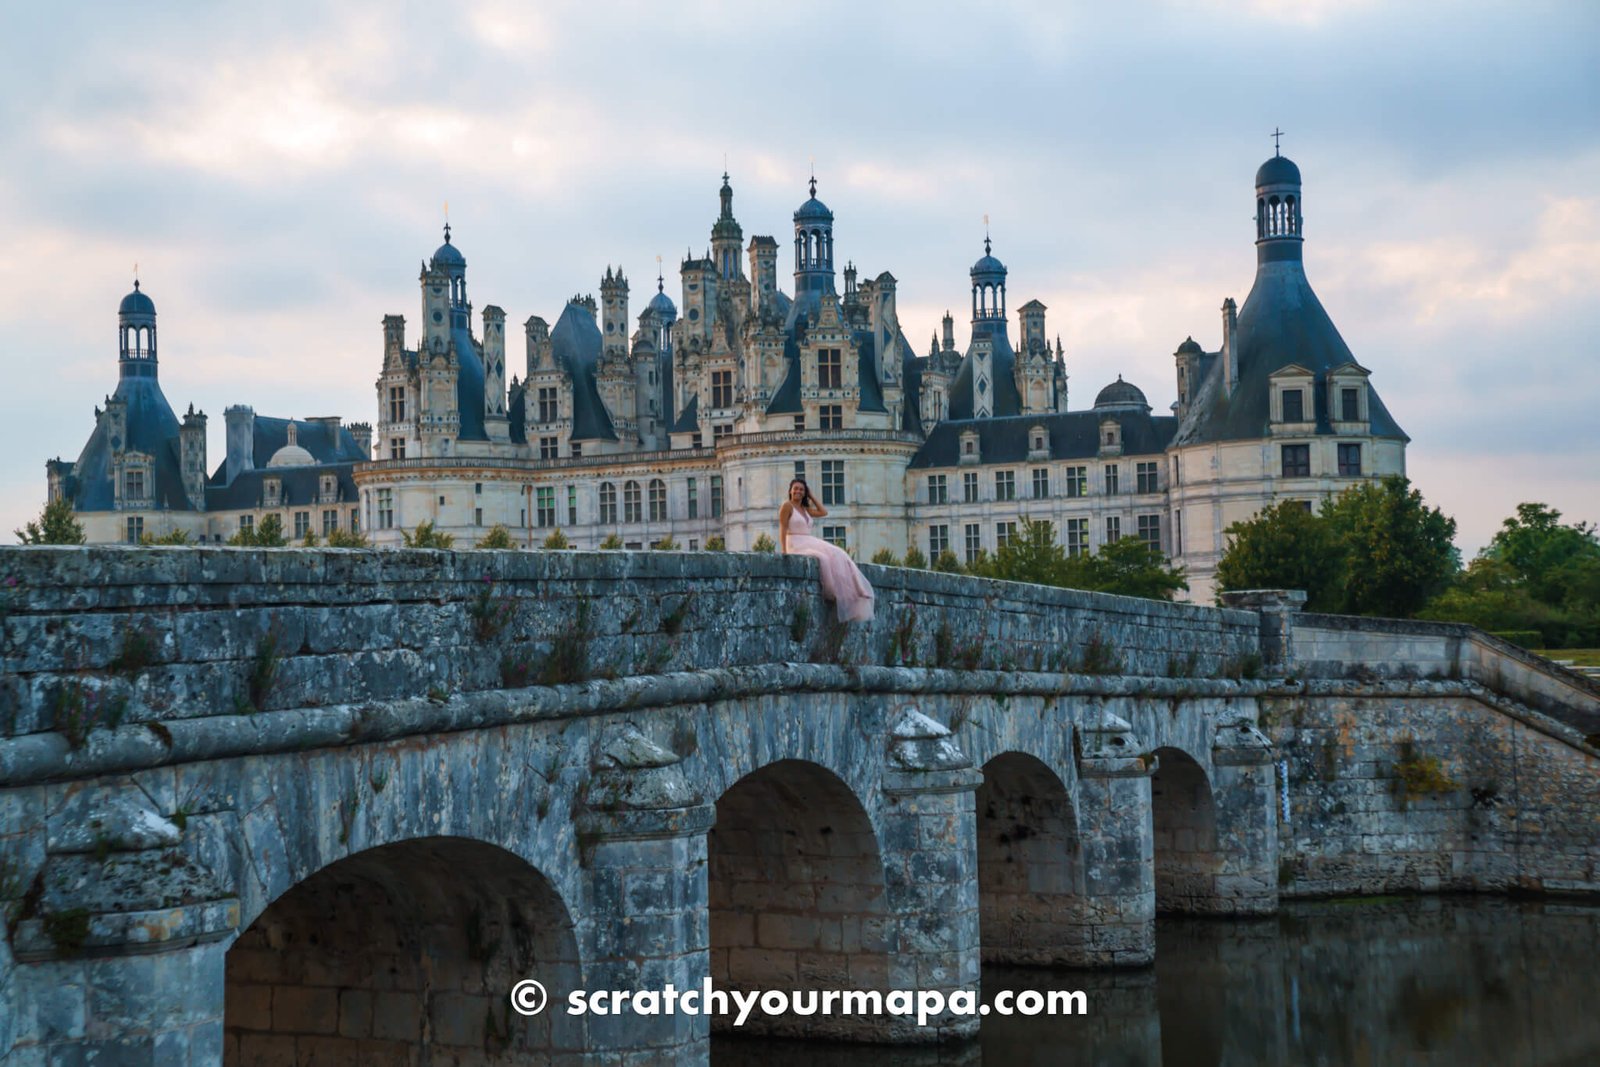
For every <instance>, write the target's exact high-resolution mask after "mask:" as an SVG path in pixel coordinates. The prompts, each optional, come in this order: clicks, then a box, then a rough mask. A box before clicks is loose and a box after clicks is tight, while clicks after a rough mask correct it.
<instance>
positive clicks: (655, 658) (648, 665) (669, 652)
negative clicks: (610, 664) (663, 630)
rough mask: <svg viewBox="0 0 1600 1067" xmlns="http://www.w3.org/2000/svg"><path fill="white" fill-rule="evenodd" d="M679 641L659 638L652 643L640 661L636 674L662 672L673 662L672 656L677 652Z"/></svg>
mask: <svg viewBox="0 0 1600 1067" xmlns="http://www.w3.org/2000/svg"><path fill="white" fill-rule="evenodd" d="M677 651H678V647H677V642H675V641H671V640H657V641H654V642H652V643H651V644H650V647H649V651H647V652H646V653H645V654H644V658H643V659H641V660H640V661H639V665H638V668H637V669H636V670H635V671H634V672H633V673H634V674H661V673H662V672H663V671H665V670H666V669H667V665H668V664H669V663H671V662H672V657H673V656H674V655H675V654H676V653H677Z"/></svg>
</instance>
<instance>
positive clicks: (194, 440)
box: [178, 404, 206, 511]
mask: <svg viewBox="0 0 1600 1067" xmlns="http://www.w3.org/2000/svg"><path fill="white" fill-rule="evenodd" d="M178 453H179V456H180V457H181V463H182V468H183V495H184V496H186V497H188V498H189V506H190V507H192V508H194V509H195V510H196V511H204V510H205V506H206V414H205V412H203V411H196V410H195V409H194V405H193V404H190V405H189V411H188V413H187V414H185V415H184V416H183V427H182V429H180V430H179V431H178Z"/></svg>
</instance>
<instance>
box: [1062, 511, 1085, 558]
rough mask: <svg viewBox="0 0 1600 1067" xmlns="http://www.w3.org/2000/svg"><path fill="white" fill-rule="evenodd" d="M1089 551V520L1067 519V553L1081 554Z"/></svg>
mask: <svg viewBox="0 0 1600 1067" xmlns="http://www.w3.org/2000/svg"><path fill="white" fill-rule="evenodd" d="M1087 551H1089V520H1088V519H1068V520H1067V555H1069V556H1081V555H1083V554H1084V553H1085V552H1087Z"/></svg>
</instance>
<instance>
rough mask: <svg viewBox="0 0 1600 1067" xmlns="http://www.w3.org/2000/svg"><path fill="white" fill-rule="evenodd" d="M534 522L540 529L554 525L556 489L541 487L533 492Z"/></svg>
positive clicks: (548, 486) (550, 486)
mask: <svg viewBox="0 0 1600 1067" xmlns="http://www.w3.org/2000/svg"><path fill="white" fill-rule="evenodd" d="M533 499H534V512H533V514H534V520H535V521H536V522H537V523H538V525H539V526H540V527H548V526H554V525H555V524H556V487H555V486H553V485H541V486H539V487H538V488H536V489H534V491H533Z"/></svg>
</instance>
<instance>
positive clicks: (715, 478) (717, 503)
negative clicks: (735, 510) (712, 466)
mask: <svg viewBox="0 0 1600 1067" xmlns="http://www.w3.org/2000/svg"><path fill="white" fill-rule="evenodd" d="M711 517H712V518H713V519H720V518H722V475H720V474H713V475H712V476H711Z"/></svg>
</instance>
